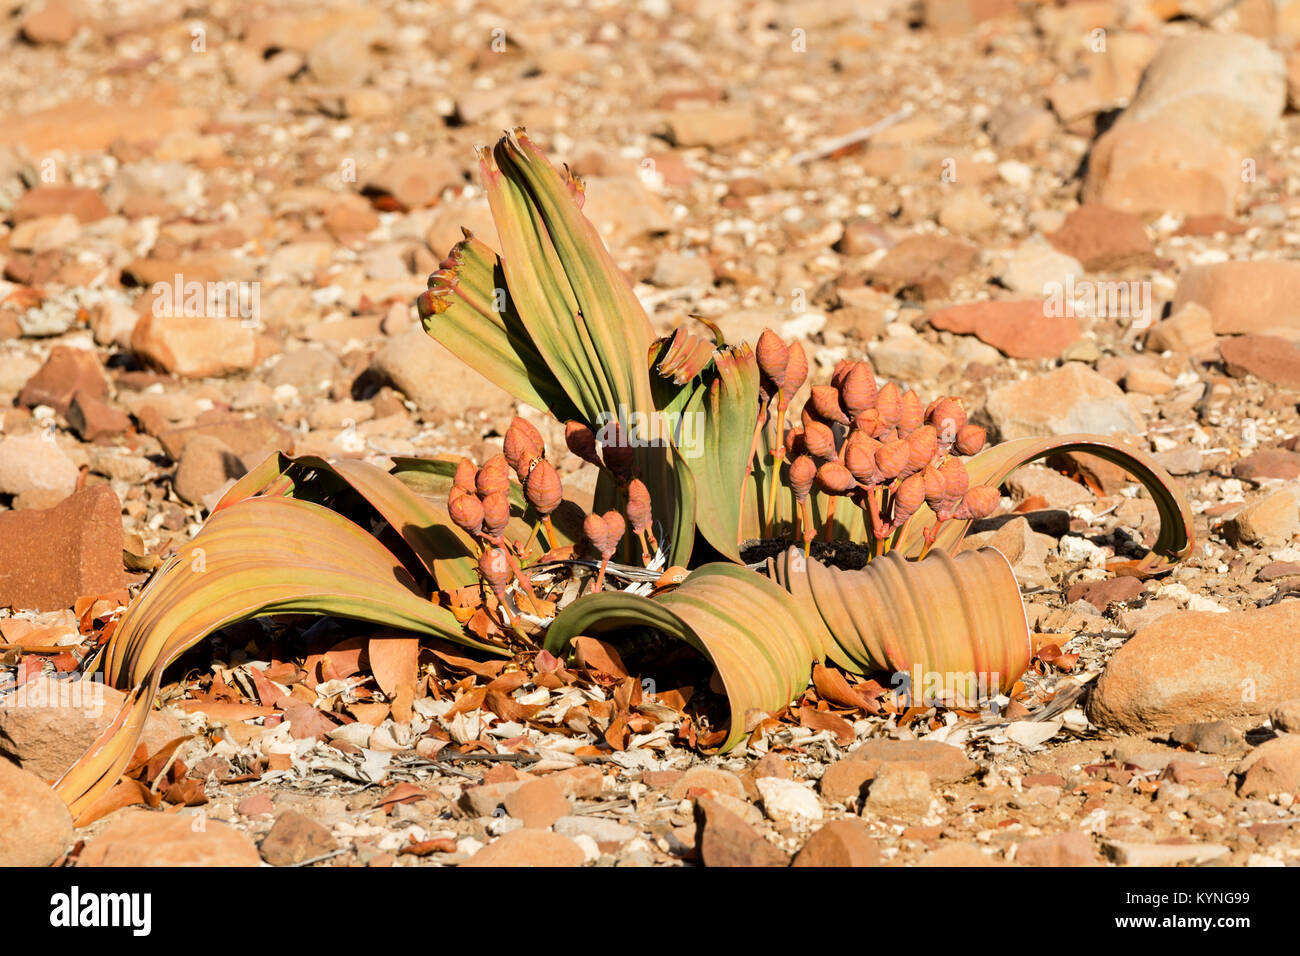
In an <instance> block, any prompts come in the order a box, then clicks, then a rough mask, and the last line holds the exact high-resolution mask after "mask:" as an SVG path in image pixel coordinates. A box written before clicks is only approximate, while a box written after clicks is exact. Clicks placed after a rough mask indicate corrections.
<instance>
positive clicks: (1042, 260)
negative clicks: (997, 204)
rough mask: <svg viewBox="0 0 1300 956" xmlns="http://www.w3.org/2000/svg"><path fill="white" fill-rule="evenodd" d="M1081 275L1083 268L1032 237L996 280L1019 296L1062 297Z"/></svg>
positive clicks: (1008, 262) (1013, 254) (1009, 261)
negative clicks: (1052, 295)
mask: <svg viewBox="0 0 1300 956" xmlns="http://www.w3.org/2000/svg"><path fill="white" fill-rule="evenodd" d="M1082 275H1083V266H1082V265H1080V264H1079V260H1078V259H1075V258H1073V257H1072V256H1067V255H1065V253H1063V252H1060V251H1059V250H1057V249H1055V248H1053V247H1052V245H1051V244H1050V243H1048V242H1047V241H1046V240H1044V239H1042V238H1041V237H1035V238H1033V239H1031V240H1029V241H1028V242H1026V243H1024V244H1023V245H1021V246H1020V247H1019V248H1018V249H1016V250H1015V251H1014V252H1013V253H1012V254H1011V255H1010V256H1009V257H1008V258H1007V265H1006V268H1005V269H1004V270H1003V272H1002V275H1001V276H1000V277H999V278H1000V279H1001V281H1002V284H1003V285H1004V286H1006V287H1007V288H1008V289H1010V290H1011V291H1012V292H1016V293H1020V294H1022V295H1051V294H1053V293H1056V294H1057V295H1062V294H1063V292H1064V290H1065V289H1066V287H1067V286H1068V285H1070V284H1071V283H1072V282H1073V281H1074V280H1075V279H1077V278H1080V277H1081V276H1082ZM1063 308H1064V307H1063V306H1062V310H1063ZM1076 338H1077V336H1076ZM1067 344H1068V343H1067Z"/></svg>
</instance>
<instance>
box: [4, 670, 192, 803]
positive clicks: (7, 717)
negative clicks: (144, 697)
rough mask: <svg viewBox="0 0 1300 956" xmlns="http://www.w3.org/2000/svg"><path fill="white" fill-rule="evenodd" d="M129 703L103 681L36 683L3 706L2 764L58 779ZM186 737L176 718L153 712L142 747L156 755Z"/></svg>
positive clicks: (39, 680)
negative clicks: (8, 763)
mask: <svg viewBox="0 0 1300 956" xmlns="http://www.w3.org/2000/svg"><path fill="white" fill-rule="evenodd" d="M125 704H126V695H125V694H123V693H122V692H121V691H120V690H117V689H116V688H113V687H109V686H107V685H106V684H104V683H103V682H102V681H97V680H83V681H69V680H55V679H54V678H51V677H36V678H33V679H31V680H29V681H27V682H26V683H25V684H23V685H22V686H21V687H20V688H18V690H17V691H15V692H14V693H13V694H10V695H9V696H8V697H6V698H5V699H4V701H3V702H0V763H4V762H5V760H6V759H7V760H11V761H13V762H14V763H16V764H17V765H18V766H20V767H22V768H23V769H24V770H29V771H31V772H32V773H34V774H36V776H38V777H40V778H41V779H42V780H50V781H53V780H57V779H58V778H59V777H61V776H63V773H64V772H65V771H66V770H67V769H68V768H69V767H71V766H72V765H73V764H74V763H76V761H77V759H78V758H79V757H81V756H82V754H84V753H85V752H86V750H88V749H89V748H90V745H91V744H93V743H94V742H95V738H96V737H98V736H99V735H100V733H101V732H102V731H103V730H104V729H105V728H106V727H107V726H108V725H109V724H110V723H112V721H113V720H114V719H115V718H116V717H117V715H118V713H119V712H120V711H121V709H122V707H123V706H124V705H125ZM184 734H185V731H184V730H183V729H182V728H181V725H180V723H179V722H178V721H177V720H176V718H175V717H173V716H172V715H171V714H169V713H167V712H166V711H163V710H151V711H150V712H149V716H148V717H147V718H146V720H145V725H144V735H143V736H142V737H141V739H140V742H141V743H143V744H144V745H145V748H146V749H147V750H148V752H149V753H150V754H154V753H157V752H158V751H159V750H161V749H162V748H163V747H164V746H165V745H166V744H168V743H170V742H171V741H173V740H175V739H176V738H177V737H182V736H184Z"/></svg>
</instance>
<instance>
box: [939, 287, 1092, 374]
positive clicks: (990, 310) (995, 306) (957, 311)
mask: <svg viewBox="0 0 1300 956" xmlns="http://www.w3.org/2000/svg"><path fill="white" fill-rule="evenodd" d="M1039 291H1042V290H1041V289H1040V290H1039ZM1053 311H1054V310H1052V309H1051V308H1050V307H1049V303H1047V302H1044V301H1042V300H1040V299H1031V300H1006V299H1004V300H999V301H995V302H972V303H969V304H966V305H954V306H950V307H949V308H946V309H941V310H940V311H938V312H936V313H934V314H933V315H931V316H930V318H929V322H930V325H931V326H933V327H934V328H936V329H940V330H941V331H948V332H953V333H956V334H957V335H974V336H976V337H977V338H978V339H979V340H980V341H981V342H984V343H986V344H988V345H991V346H993V347H994V348H996V349H997V350H998V351H999V352H1001V353H1002V354H1003V355H1007V356H1010V357H1011V358H1020V359H1048V358H1057V357H1058V356H1059V355H1060V354H1061V353H1062V352H1063V351H1064V350H1065V348H1066V346H1068V345H1069V344H1070V343H1071V342H1074V341H1076V340H1077V339H1078V338H1079V323H1078V322H1077V321H1076V320H1075V318H1074V316H1073V315H1069V314H1063V313H1064V312H1065V310H1064V309H1061V310H1060V311H1059V313H1058V314H1049V313H1051V312H1053Z"/></svg>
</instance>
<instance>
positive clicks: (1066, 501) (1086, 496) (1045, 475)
mask: <svg viewBox="0 0 1300 956" xmlns="http://www.w3.org/2000/svg"><path fill="white" fill-rule="evenodd" d="M1006 486H1007V488H1008V489H1009V490H1010V491H1011V494H1012V497H1013V499H1014V500H1015V501H1017V502H1022V501H1027V500H1028V499H1030V498H1042V499H1044V500H1045V501H1046V502H1047V504H1048V505H1049V506H1051V507H1053V508H1067V509H1068V508H1073V507H1074V506H1075V505H1081V504H1087V503H1088V502H1091V501H1093V500H1094V495H1093V494H1092V492H1091V491H1089V490H1088V489H1087V488H1085V487H1084V486H1083V485H1081V484H1079V483H1078V482H1077V481H1074V480H1073V479H1071V478H1067V477H1065V475H1063V474H1061V473H1060V472H1059V471H1056V470H1055V469H1052V468H1047V467H1045V466H1043V465H1038V464H1029V465H1024V466H1022V467H1020V468H1017V469H1016V470H1015V471H1013V472H1012V473H1011V474H1010V475H1008V476H1007V479H1006Z"/></svg>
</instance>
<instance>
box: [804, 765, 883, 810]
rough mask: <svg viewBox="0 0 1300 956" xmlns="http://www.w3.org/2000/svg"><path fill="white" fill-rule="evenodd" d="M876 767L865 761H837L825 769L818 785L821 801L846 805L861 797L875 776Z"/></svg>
mask: <svg viewBox="0 0 1300 956" xmlns="http://www.w3.org/2000/svg"><path fill="white" fill-rule="evenodd" d="M876 770H877V765H876V764H873V763H871V762H869V761H865V760H837V761H836V762H835V763H833V764H831V765H830V766H829V767H827V768H826V771H825V773H823V774H822V778H821V780H820V782H819V783H818V788H819V789H820V791H821V795H822V799H824V800H829V801H830V802H831V803H848V802H849V801H850V800H857V799H859V798H860V797H861V796H862V792H863V790H864V789H865V787H866V784H867V781H869V780H870V779H871V778H872V777H874V776H875V775H876Z"/></svg>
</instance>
